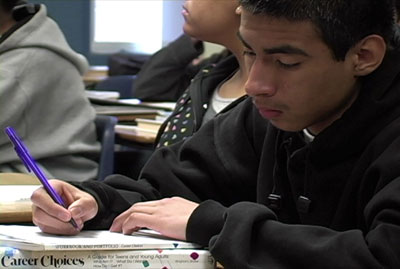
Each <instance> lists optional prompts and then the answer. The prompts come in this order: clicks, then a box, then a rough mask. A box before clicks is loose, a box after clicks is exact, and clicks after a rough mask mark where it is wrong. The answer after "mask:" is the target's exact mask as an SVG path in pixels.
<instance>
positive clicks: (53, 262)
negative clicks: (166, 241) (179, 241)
mask: <svg viewBox="0 0 400 269" xmlns="http://www.w3.org/2000/svg"><path fill="white" fill-rule="evenodd" d="M215 266H216V263H215V260H214V259H213V257H212V256H211V254H210V253H209V252H208V251H206V250H189V249H175V250H108V251H102V250H99V251H96V250H87V251H26V250H18V249H14V248H5V247H3V248H0V268H13V269H14V268H30V269H38V268H61V269H63V268H71V269H73V268H121V269H125V268H126V269H128V268H129V269H136V268H140V269H143V268H145V269H156V268H157V269H172V268H174V269H200V268H201V269H213V268H215Z"/></svg>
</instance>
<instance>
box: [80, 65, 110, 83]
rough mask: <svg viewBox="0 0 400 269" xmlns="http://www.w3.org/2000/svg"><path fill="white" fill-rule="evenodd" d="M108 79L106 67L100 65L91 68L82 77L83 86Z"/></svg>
mask: <svg viewBox="0 0 400 269" xmlns="http://www.w3.org/2000/svg"><path fill="white" fill-rule="evenodd" d="M107 77H108V67H107V66H102V65H95V66H91V67H90V69H89V71H88V72H86V74H84V75H83V81H84V82H85V85H89V84H95V83H97V82H99V81H101V80H103V79H106V78H107Z"/></svg>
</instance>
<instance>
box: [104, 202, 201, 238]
mask: <svg viewBox="0 0 400 269" xmlns="http://www.w3.org/2000/svg"><path fill="white" fill-rule="evenodd" d="M197 206H198V204H197V203H194V202H192V201H189V200H186V199H183V198H180V197H173V198H166V199H162V200H157V201H150V202H142V203H136V204H134V205H133V206H131V207H130V208H129V209H128V210H126V211H125V212H123V213H122V214H121V215H119V216H118V217H117V218H115V220H114V222H113V224H112V226H111V228H110V231H112V232H122V233H124V234H131V233H132V232H134V231H136V230H138V229H140V228H149V229H153V230H155V231H158V232H160V233H161V234H163V235H165V236H168V237H172V238H176V239H180V240H186V226H187V223H188V220H189V217H190V215H191V214H192V213H193V211H194V210H195V209H196V207H197Z"/></svg>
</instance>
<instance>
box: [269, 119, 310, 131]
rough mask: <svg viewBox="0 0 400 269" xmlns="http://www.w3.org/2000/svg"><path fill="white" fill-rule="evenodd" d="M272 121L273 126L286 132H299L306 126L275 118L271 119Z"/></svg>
mask: <svg viewBox="0 0 400 269" xmlns="http://www.w3.org/2000/svg"><path fill="white" fill-rule="evenodd" d="M270 122H271V124H272V125H273V126H275V127H276V128H278V129H279V130H282V131H285V132H299V131H302V130H303V129H304V128H306V127H304V126H300V125H299V124H290V123H284V122H279V121H274V120H270Z"/></svg>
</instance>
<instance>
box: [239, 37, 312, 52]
mask: <svg viewBox="0 0 400 269" xmlns="http://www.w3.org/2000/svg"><path fill="white" fill-rule="evenodd" d="M236 35H237V37H238V38H239V40H240V41H241V42H242V43H243V45H244V46H245V47H246V48H248V49H251V50H253V49H252V48H251V46H250V45H249V44H248V43H247V42H246V41H245V40H244V39H243V37H242V35H241V34H240V32H239V31H238V32H237V33H236ZM263 51H264V52H265V53H266V54H278V53H283V54H297V55H302V56H306V57H310V55H309V54H308V53H306V52H305V51H304V50H302V49H299V48H296V47H293V46H291V45H282V46H279V47H274V48H268V49H263Z"/></svg>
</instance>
